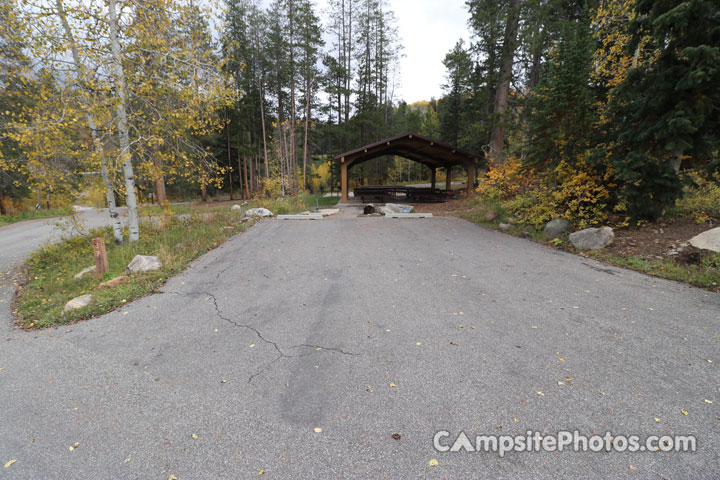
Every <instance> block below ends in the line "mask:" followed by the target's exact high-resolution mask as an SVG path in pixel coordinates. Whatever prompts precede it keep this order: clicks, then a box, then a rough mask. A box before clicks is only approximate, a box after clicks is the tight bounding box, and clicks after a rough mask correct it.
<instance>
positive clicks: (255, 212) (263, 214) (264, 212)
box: [245, 208, 274, 218]
mask: <svg viewBox="0 0 720 480" xmlns="http://www.w3.org/2000/svg"><path fill="white" fill-rule="evenodd" d="M245 215H247V216H248V217H257V218H269V217H273V216H274V214H273V213H272V212H271V211H270V210H268V209H267V208H251V209H250V210H248V211H246V212H245Z"/></svg>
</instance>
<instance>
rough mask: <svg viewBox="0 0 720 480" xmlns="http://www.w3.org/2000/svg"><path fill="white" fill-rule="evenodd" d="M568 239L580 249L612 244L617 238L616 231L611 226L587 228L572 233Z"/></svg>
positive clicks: (591, 248)
mask: <svg viewBox="0 0 720 480" xmlns="http://www.w3.org/2000/svg"><path fill="white" fill-rule="evenodd" d="M568 239H569V240H570V243H572V244H573V247H575V248H577V249H578V250H597V249H598V248H605V247H607V246H608V245H610V244H611V243H612V242H613V240H614V239H615V232H613V229H612V228H610V227H602V228H586V229H585V230H580V231H579V232H574V233H571V234H570V236H569V237H568Z"/></svg>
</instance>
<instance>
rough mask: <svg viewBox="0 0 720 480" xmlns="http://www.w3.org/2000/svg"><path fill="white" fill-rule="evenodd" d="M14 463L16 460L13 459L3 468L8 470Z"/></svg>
mask: <svg viewBox="0 0 720 480" xmlns="http://www.w3.org/2000/svg"><path fill="white" fill-rule="evenodd" d="M15 462H17V460H15V459H12V460H10V461H9V462H7V463H6V464H5V468H10V466H11V465H12V464H13V463H15Z"/></svg>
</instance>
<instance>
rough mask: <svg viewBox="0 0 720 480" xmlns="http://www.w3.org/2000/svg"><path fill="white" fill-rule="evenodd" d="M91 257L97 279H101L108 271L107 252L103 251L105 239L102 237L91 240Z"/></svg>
mask: <svg viewBox="0 0 720 480" xmlns="http://www.w3.org/2000/svg"><path fill="white" fill-rule="evenodd" d="M92 246H93V255H94V256H95V269H96V271H97V275H98V277H101V278H102V276H103V275H104V274H106V273H107V272H108V271H109V270H110V266H109V265H108V257H107V250H105V239H104V238H103V237H98V238H93V239H92Z"/></svg>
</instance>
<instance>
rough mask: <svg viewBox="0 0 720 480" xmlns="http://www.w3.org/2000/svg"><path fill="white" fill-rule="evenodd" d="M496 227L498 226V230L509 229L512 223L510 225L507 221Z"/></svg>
mask: <svg viewBox="0 0 720 480" xmlns="http://www.w3.org/2000/svg"><path fill="white" fill-rule="evenodd" d="M498 227H499V228H500V230H510V229H511V228H512V225H510V224H509V223H501V224H500V225H498Z"/></svg>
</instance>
